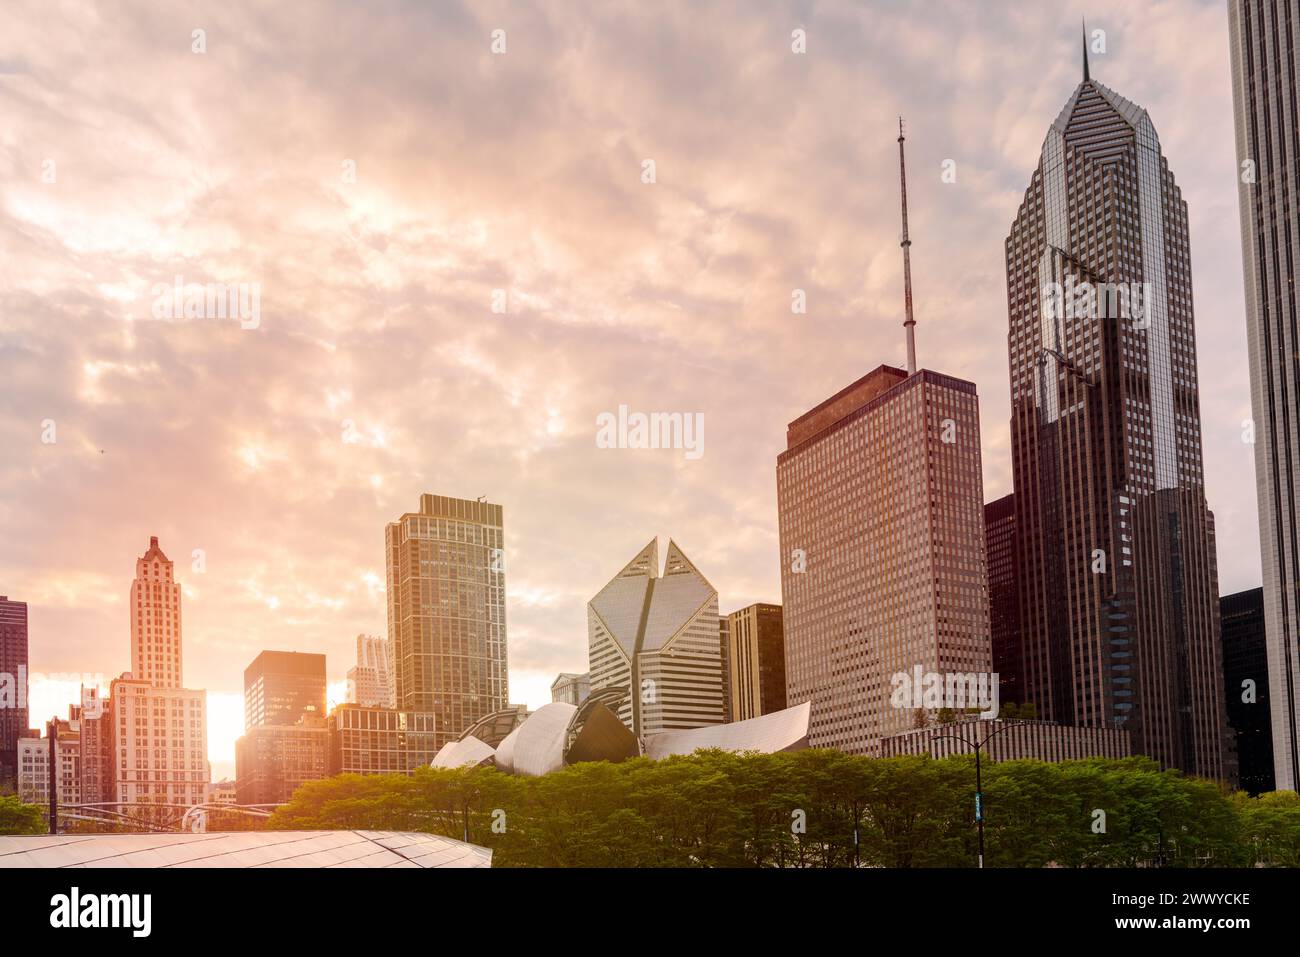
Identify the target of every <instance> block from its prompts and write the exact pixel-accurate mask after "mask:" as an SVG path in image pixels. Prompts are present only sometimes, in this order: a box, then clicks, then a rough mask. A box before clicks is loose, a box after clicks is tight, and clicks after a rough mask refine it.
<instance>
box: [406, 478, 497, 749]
mask: <svg viewBox="0 0 1300 957" xmlns="http://www.w3.org/2000/svg"><path fill="white" fill-rule="evenodd" d="M385 539H386V552H387V568H388V576H387V578H388V637H389V640H390V641H391V642H392V643H393V659H394V660H393V667H394V685H395V688H396V694H397V708H398V709H399V710H401V711H408V712H420V713H428V714H432V715H433V716H434V722H435V729H434V730H435V736H436V742H435V743H434V745H433V750H434V751H435V752H436V751H437V749H438V748H440V747H442V745H444V744H446V743H447V742H448V741H452V740H454V739H455V738H456V736H457V735H459V734H460V733H461V732H462V731H464V730H465V729H466V728H468V727H469V726H470V725H472V724H474V723H475V722H476V721H478V720H479V719H480V718H483V717H486V716H487V715H489V714H491V713H492V712H493V711H500V710H501V709H503V708H505V707H506V704H507V699H508V697H509V688H508V680H507V674H506V583H505V532H504V529H503V527H502V509H501V506H500V505H493V504H491V503H490V502H478V501H473V502H472V501H467V500H465V499H459V498H448V497H446V496H442V495H428V494H425V495H421V496H420V510H419V511H418V512H407V513H406V514H405V515H403V516H402V517H401V518H400V519H398V520H397V521H396V522H392V523H390V524H389V525H388V528H387V530H386V532H385Z"/></svg>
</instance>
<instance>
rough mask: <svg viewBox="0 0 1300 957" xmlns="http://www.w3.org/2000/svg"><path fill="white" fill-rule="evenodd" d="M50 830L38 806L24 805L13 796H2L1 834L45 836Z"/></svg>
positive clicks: (0, 801)
mask: <svg viewBox="0 0 1300 957" xmlns="http://www.w3.org/2000/svg"><path fill="white" fill-rule="evenodd" d="M48 830H49V825H48V824H46V823H45V818H44V816H43V814H42V813H41V807H40V805H38V804H24V803H23V802H22V801H20V800H18V798H17V797H15V796H14V795H12V794H0V834H44V833H46V832H47V831H48Z"/></svg>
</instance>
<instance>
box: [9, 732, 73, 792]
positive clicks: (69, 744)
mask: <svg viewBox="0 0 1300 957" xmlns="http://www.w3.org/2000/svg"><path fill="white" fill-rule="evenodd" d="M55 748H56V753H57V755H58V762H59V766H58V769H57V773H56V783H57V785H58V789H59V795H58V797H59V802H58V803H59V806H60V807H66V806H69V805H73V804H80V803H81V725H80V722H79V721H76V720H72V721H64V720H59V722H58V740H57V741H56V742H55ZM17 790H18V800H20V801H22V802H23V803H25V804H39V805H41V806H42V807H44V806H46V805H48V804H49V802H50V739H49V738H48V737H36V736H29V737H23V738H19V739H18V781H17Z"/></svg>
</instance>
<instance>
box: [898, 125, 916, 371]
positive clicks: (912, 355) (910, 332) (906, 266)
mask: <svg viewBox="0 0 1300 957" xmlns="http://www.w3.org/2000/svg"><path fill="white" fill-rule="evenodd" d="M898 184H899V187H900V188H901V191H902V196H903V241H902V242H901V243H899V245H900V246H902V247H903V291H904V296H905V297H906V307H907V318H906V319H905V320H904V321H903V328H904V329H906V330H907V374H908V375H912V374H913V373H914V372H916V320H915V319H914V318H912V251H911V246H912V240H911V239H909V238H908V236H907V163H906V161H905V160H904V158H903V118H902V117H901V116H900V117H899V118H898Z"/></svg>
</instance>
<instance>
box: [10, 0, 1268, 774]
mask: <svg viewBox="0 0 1300 957" xmlns="http://www.w3.org/2000/svg"><path fill="white" fill-rule="evenodd" d="M1081 12H1086V13H1087V15H1088V17H1089V29H1090V30H1092V29H1097V30H1104V31H1105V40H1104V42H1105V52H1104V53H1094V54H1093V56H1092V72H1093V76H1094V77H1096V78H1097V79H1099V80H1101V81H1102V82H1103V83H1105V84H1107V85H1108V86H1110V87H1112V88H1113V89H1115V90H1117V91H1118V92H1120V93H1122V94H1123V95H1125V96H1127V97H1128V98H1130V99H1132V100H1134V101H1135V102H1137V103H1139V104H1141V105H1143V106H1145V107H1146V108H1147V109H1148V110H1149V111H1150V113H1151V116H1152V119H1153V121H1154V123H1155V125H1156V129H1157V130H1158V132H1159V134H1160V138H1161V143H1162V146H1163V149H1164V152H1165V154H1166V155H1167V157H1168V159H1169V163H1170V166H1171V168H1172V169H1173V171H1174V173H1175V176H1176V177H1177V180H1178V182H1179V184H1180V186H1181V187H1182V190H1183V195H1184V197H1185V198H1186V200H1187V202H1188V204H1189V207H1190V218H1191V239H1192V257H1193V276H1194V281H1195V297H1196V315H1197V329H1198V346H1199V356H1200V374H1201V395H1202V414H1203V416H1204V436H1205V455H1206V472H1207V482H1208V493H1209V498H1210V504H1211V506H1212V508H1213V509H1214V510H1215V513H1216V516H1217V521H1218V529H1219V559H1220V561H1219V568H1220V578H1221V588H1222V591H1223V592H1224V593H1227V592H1231V591H1236V590H1240V589H1244V588H1248V587H1253V586H1254V585H1256V584H1257V583H1258V581H1259V555H1258V546H1257V528H1256V518H1255V503H1254V492H1253V488H1254V485H1253V478H1252V473H1253V463H1252V458H1251V454H1250V448H1249V446H1246V445H1244V444H1243V443H1242V441H1241V424H1242V421H1243V420H1244V419H1246V418H1248V417H1249V414H1250V409H1249V390H1248V375H1247V367H1246V358H1245V331H1244V320H1243V300H1242V289H1241V254H1240V245H1239V226H1238V214H1237V200H1236V189H1235V182H1236V181H1235V158H1234V153H1233V134H1232V110H1231V85H1230V79H1229V70H1228V40H1227V17H1226V13H1225V5H1224V3H1223V2H1222V0H1204V2H1198V0H1178V2H1155V3H1148V4H1141V5H1136V4H1132V3H1129V2H1111V0H1105V2H1102V0H1095V2H1092V3H1090V4H1089V6H1088V9H1087V10H1086V11H1081V10H1080V9H1079V8H1078V6H1077V5H1067V4H1058V3H1041V2H1035V3H1022V4H1010V3H992V2H988V3H971V2H969V0H953V2H950V3H936V2H927V3H925V4H924V5H921V4H916V5H905V4H902V3H895V2H877V3H871V4H862V3H848V2H804V3H753V2H736V3H713V4H700V5H689V6H688V5H687V4H686V3H666V4H658V3H656V4H645V3H600V4H595V3H590V4H578V3H573V2H568V0H556V2H553V3H534V2H512V3H492V2H483V3H474V4H468V3H467V4H459V3H452V2H438V3H426V2H409V3H397V2H374V3H366V4H353V3H342V2H340V3H336V4H325V3H311V4H300V3H288V2H286V3H276V4H259V5H253V4H248V3H243V2H235V0H223V2H220V3H184V4H172V5H150V6H149V7H145V6H143V5H135V4H123V5H113V7H112V9H111V10H109V9H108V8H102V7H101V8H97V7H96V6H93V5H89V4H80V3H60V2H55V0H34V2H31V3H27V4H24V3H21V2H20V3H17V4H13V3H10V4H6V11H5V13H4V14H3V17H4V19H3V21H2V22H0V115H3V116H4V117H5V122H4V123H3V124H0V443H2V447H3V449H4V455H3V457H0V527H2V528H3V533H2V534H0V594H7V595H9V596H11V597H13V598H17V599H21V600H24V601H26V602H28V603H29V608H30V622H31V660H32V668H33V670H34V671H36V672H41V673H43V674H44V675H46V676H48V677H46V678H45V679H43V680H41V681H40V682H39V683H38V686H37V687H36V688H34V689H33V699H34V701H33V720H34V721H35V720H37V719H40V720H44V719H45V718H46V717H47V716H48V714H49V713H50V712H52V711H53V710H55V709H56V708H57V709H58V710H60V711H62V710H63V708H64V704H63V701H64V700H65V699H70V697H71V696H73V695H75V689H76V682H75V680H70V677H69V676H75V675H78V674H81V673H87V674H91V675H99V676H102V678H103V679H105V680H106V679H107V678H109V677H112V676H114V675H116V674H118V673H120V672H122V671H125V670H127V669H128V668H129V667H130V649H129V630H128V629H129V623H128V601H127V596H128V586H129V583H130V580H131V578H132V575H133V573H134V561H135V558H136V556H138V555H139V554H141V553H142V552H143V551H144V550H145V549H146V547H147V546H148V541H149V536H150V535H157V536H159V538H160V540H161V544H162V547H163V548H164V549H165V550H166V551H167V553H168V554H169V555H170V557H171V558H173V559H174V560H175V561H176V563H177V573H178V577H179V578H180V580H181V581H182V582H183V584H184V596H185V597H184V624H185V633H184V641H185V679H186V683H187V684H188V685H189V686H192V687H202V688H207V689H208V690H209V692H210V704H209V707H210V711H211V715H212V718H211V720H212V732H211V739H212V740H211V755H212V758H213V762H214V776H215V777H221V776H222V775H223V774H230V773H232V771H233V741H234V738H235V737H236V736H237V735H238V734H239V733H240V729H241V718H240V716H241V714H242V704H241V698H240V692H241V689H242V677H241V676H242V670H243V668H244V667H245V665H247V664H248V662H249V661H251V659H252V658H253V657H254V656H255V655H256V654H257V653H258V652H259V651H260V650H262V649H266V648H274V649H285V650H298V651H317V652H324V653H325V654H326V655H327V656H328V665H329V676H330V680H331V682H334V683H338V682H341V681H342V679H343V677H344V674H345V672H346V671H347V668H348V667H349V666H350V665H351V664H352V656H353V648H354V637H355V635H356V634H357V633H359V632H369V633H378V634H382V633H383V632H384V629H385V610H384V609H385V604H384V602H385V598H384V591H383V579H384V567H383V534H384V525H385V523H386V522H388V521H391V520H393V519H395V518H396V517H397V516H399V515H400V514H401V513H403V512H405V511H409V510H412V509H414V508H415V507H416V505H417V502H418V496H419V494H420V493H421V492H425V491H428V492H435V493H439V494H446V495H454V496H460V497H465V498H475V497H477V496H480V495H486V496H487V497H488V498H489V499H490V500H491V501H494V502H499V503H501V504H502V505H503V506H504V508H505V516H506V542H507V561H508V575H507V581H508V587H509V607H508V618H509V639H510V658H511V662H510V664H511V698H512V700H516V701H526V702H528V703H530V704H532V705H538V704H541V703H542V702H544V701H546V700H549V695H548V692H547V686H548V684H549V682H550V680H551V679H552V678H553V676H554V675H555V673H556V672H558V671H561V670H585V668H586V619H585V610H584V609H585V603H586V601H587V600H588V599H589V598H590V597H591V596H592V595H593V594H594V593H595V592H596V591H597V590H598V589H599V587H600V586H601V585H602V584H603V583H604V582H605V580H606V579H607V578H609V577H610V576H611V575H612V574H614V573H615V572H616V571H617V570H618V569H619V568H620V567H621V565H622V564H623V563H624V562H626V561H627V560H628V559H630V558H631V557H632V556H633V555H634V554H635V553H636V551H637V550H638V549H639V548H640V547H641V546H642V545H644V543H645V542H646V541H647V540H648V539H649V538H650V537H651V536H652V535H656V534H659V535H663V536H672V537H673V538H675V539H676V540H677V541H678V542H679V544H680V545H681V546H682V547H683V549H684V550H685V551H686V553H687V554H688V555H689V556H690V557H691V558H692V559H693V560H694V561H695V563H696V564H697V565H698V566H699V567H700V569H701V570H702V571H703V572H704V574H705V575H706V576H708V577H709V578H710V580H711V581H712V583H713V584H714V585H715V586H716V587H717V588H718V590H719V592H720V595H721V604H722V608H723V610H724V611H729V610H731V609H734V608H737V607H740V606H742V605H745V604H747V603H750V602H753V601H756V600H767V601H779V600H780V585H779V575H778V564H777V562H778V554H777V525H776V491H775V458H776V455H777V453H778V452H779V451H780V450H781V448H782V447H783V443H784V435H785V426H786V423H787V422H788V421H789V420H791V419H792V418H794V417H795V416H797V415H798V414H800V413H801V412H802V411H804V410H806V409H807V408H808V407H810V406H811V405H813V404H815V403H816V402H818V401H820V400H821V399H823V398H825V397H826V396H828V395H830V394H831V393H833V392H834V391H836V390H838V389H839V388H841V387H842V386H844V385H846V384H847V383H849V382H850V381H852V380H853V379H855V378H857V377H858V376H861V375H862V374H864V373H865V372H867V371H869V370H870V369H872V368H874V367H875V366H877V365H879V364H881V363H882V362H884V363H891V364H903V363H904V359H905V353H904V348H903V337H902V333H901V329H900V326H899V323H900V320H901V309H902V270H901V262H900V253H899V249H898V238H899V214H898V177H897V144H896V142H895V136H896V135H897V134H896V117H897V116H898V115H899V114H903V115H905V116H906V118H907V125H908V143H907V146H908V164H909V184H908V185H909V199H910V213H911V226H912V238H913V242H914V245H913V253H912V263H913V275H914V285H915V292H916V303H917V319H918V323H919V325H918V331H917V338H918V350H919V357H920V362H921V364H922V365H924V366H926V367H929V368H933V369H936V370H940V371H943V372H947V373H950V374H953V375H958V376H961V377H964V378H968V379H971V380H973V381H975V382H976V383H977V384H978V386H979V389H980V398H981V404H982V418H983V452H984V476H985V495H986V498H988V499H992V498H995V497H997V496H1000V495H1002V494H1004V493H1005V492H1007V491H1009V490H1010V472H1009V432H1008V425H1007V419H1008V414H1009V412H1008V408H1009V402H1008V385H1007V355H1006V341H1005V337H1006V326H1007V314H1006V293H1005V273H1004V259H1003V240H1004V239H1005V236H1006V233H1007V230H1008V228H1009V226H1010V224H1011V221H1012V219H1013V217H1014V214H1015V211H1016V207H1017V205H1018V203H1019V201H1020V198H1021V195H1022V193H1023V190H1024V188H1025V186H1026V184H1027V183H1028V181H1029V177H1030V175H1031V173H1032V171H1033V169H1034V167H1035V165H1036V163H1037V159H1038V151H1039V148H1040V146H1041V144H1042V139H1043V135H1044V132H1045V130H1046V128H1047V126H1048V124H1049V123H1050V122H1051V121H1052V120H1053V119H1054V118H1055V116H1056V114H1057V113H1058V111H1059V110H1060V109H1061V107H1062V105H1063V104H1064V103H1065V101H1066V99H1067V98H1068V97H1069V95H1070V93H1071V91H1072V89H1073V88H1074V86H1075V84H1076V83H1077V82H1078V80H1079V76H1080V66H1079V47H1080V39H1079V29H1080V28H1079V15H1080V13H1081ZM797 28H801V29H803V30H805V31H806V35H807V52H806V53H805V54H802V55H799V54H795V53H793V52H792V50H791V31H793V30H795V29H797ZM195 30H203V31H204V33H203V34H202V36H201V40H202V44H201V45H203V46H205V48H206V52H195V47H196V46H198V45H200V42H199V40H196V39H195V34H194V31H195ZM495 30H503V31H505V33H504V40H505V52H504V53H500V54H497V53H493V51H492V43H493V40H492V35H493V31H495ZM645 160H653V161H654V169H655V182H654V183H652V184H650V183H645V182H643V169H644V165H643V164H644V161H645ZM948 160H951V161H953V163H954V164H955V167H953V168H955V171H956V180H955V182H944V181H943V180H942V178H941V172H942V170H943V168H944V164H945V161H948ZM353 172H354V173H355V175H352V174H353ZM177 276H180V277H182V280H183V281H184V282H187V283H208V282H226V283H241V282H242V283H250V284H251V283H257V284H258V289H259V294H260V300H259V315H258V322H257V325H256V328H241V325H240V324H239V323H238V322H235V321H233V320H220V319H188V320H187V319H184V318H183V317H181V318H178V319H157V318H154V315H153V305H154V299H155V291H156V289H155V287H156V286H158V284H171V283H173V282H174V279H175V277H177ZM794 289H803V290H805V291H806V295H807V304H808V305H807V313H806V314H802V315H798V314H792V312H791V308H790V304H791V294H792V290H794ZM495 290H504V295H505V303H506V308H505V310H504V311H503V312H502V311H498V312H494V311H493V308H492V306H493V294H494V291H495ZM498 301H499V300H498ZM620 404H626V405H628V406H629V407H631V408H632V409H634V410H637V409H639V410H647V411H649V410H657V411H683V412H702V413H703V414H704V416H705V421H706V426H707V427H706V431H705V443H706V444H705V454H704V455H703V456H702V457H700V458H698V459H694V460H689V459H687V458H686V457H685V455H684V454H683V453H682V452H681V451H672V450H644V451H643V450H608V449H600V448H597V446H596V443H595V441H594V434H595V421H596V417H597V416H598V415H599V414H600V413H601V412H606V411H612V410H615V409H617V408H618V406H619V405H620ZM47 420H48V421H47ZM51 422H52V424H53V426H54V432H53V434H52V435H51V433H50V430H49V425H50V423H51ZM43 437H45V438H47V439H48V438H50V437H53V438H54V439H55V441H53V442H50V441H42V439H43ZM199 549H201V550H202V555H203V558H204V561H205V563H206V569H205V570H203V571H202V572H199V571H196V570H195V569H194V567H193V556H194V555H195V550H199Z"/></svg>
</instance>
